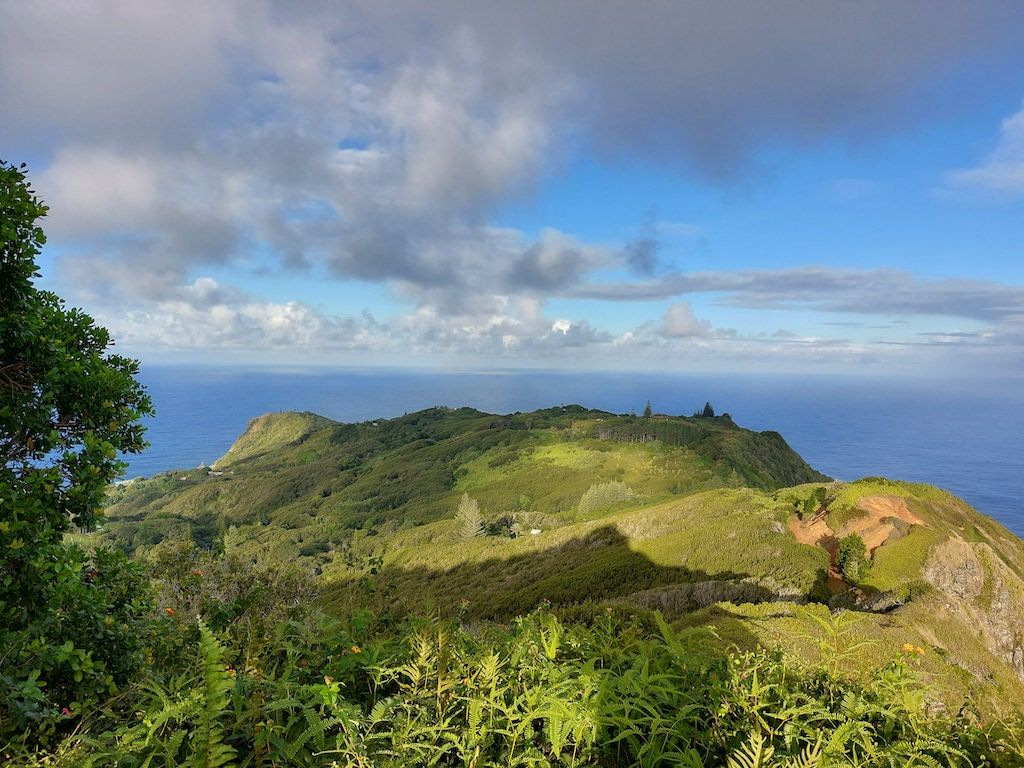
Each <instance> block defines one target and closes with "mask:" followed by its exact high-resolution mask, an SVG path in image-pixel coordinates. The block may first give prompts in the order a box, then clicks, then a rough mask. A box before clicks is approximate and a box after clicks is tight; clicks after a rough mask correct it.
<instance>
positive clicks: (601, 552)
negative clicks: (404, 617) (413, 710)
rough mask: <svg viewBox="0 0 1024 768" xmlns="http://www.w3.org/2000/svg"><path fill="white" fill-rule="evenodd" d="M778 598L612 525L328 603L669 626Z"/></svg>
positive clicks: (423, 571)
mask: <svg viewBox="0 0 1024 768" xmlns="http://www.w3.org/2000/svg"><path fill="white" fill-rule="evenodd" d="M495 541H496V542H497V541H499V540H497V539H496V540H495ZM821 578H822V579H824V574H821ZM627 597H628V600H627V599H626V598H627ZM779 599H781V598H780V597H779V596H778V595H777V594H776V593H775V592H773V591H772V590H771V589H768V588H767V587H765V586H763V585H761V584H759V583H758V582H757V581H756V579H754V578H752V574H748V573H738V572H735V571H732V570H727V569H723V570H721V571H716V572H714V573H708V572H704V571H700V570H692V569H689V568H684V567H678V566H663V565H658V564H657V563H654V562H653V561H652V560H651V559H650V558H648V557H647V556H646V555H644V554H642V553H639V552H635V551H634V550H632V549H631V548H630V546H629V540H628V539H627V538H626V537H625V536H623V535H622V534H621V533H620V532H619V531H618V529H616V528H615V527H614V526H611V525H608V526H603V527H601V528H598V529H596V530H594V531H592V532H590V533H589V534H587V535H586V536H583V537H580V538H576V539H572V540H570V541H567V542H565V543H563V544H561V545H558V546H555V547H552V548H550V549H545V550H540V551H536V552H528V553H524V554H520V555H514V556H511V557H507V558H503V557H493V558H488V559H484V560H479V561H472V562H463V563H459V564H457V565H455V566H453V567H450V568H444V567H443V566H441V565H439V566H438V567H436V568H430V567H424V566H417V567H412V568H404V567H386V568H384V569H383V570H382V571H381V572H380V573H379V574H376V575H374V576H372V577H370V578H369V579H367V578H354V579H351V580H346V581H340V582H335V583H334V585H333V586H332V587H331V588H330V593H329V598H328V600H329V602H330V603H331V604H332V606H333V607H334V608H335V609H336V610H338V611H339V612H347V611H350V610H351V609H353V608H356V607H370V608H371V609H374V610H378V611H379V610H389V611H395V612H399V613H406V612H408V613H416V614H422V613H424V612H437V613H439V614H440V615H442V616H461V617H463V618H467V619H494V620H503V619H508V618H511V617H513V616H517V615H522V614H524V613H528V612H530V611H531V610H533V609H534V608H536V607H537V606H539V605H543V604H545V603H549V604H551V605H553V606H555V607H557V608H559V609H560V610H562V609H565V608H568V607H570V606H576V607H577V608H576V609H574V610H571V611H569V613H570V614H572V613H580V614H581V615H583V614H585V611H580V610H578V608H579V607H580V606H584V607H586V606H589V607H590V608H594V607H595V606H594V604H595V603H602V604H606V603H609V602H612V603H622V604H624V605H629V606H633V607H636V608H642V609H652V610H659V611H661V612H662V613H663V614H664V615H665V616H666V618H667V619H669V620H672V619H674V618H676V617H678V616H681V615H683V614H685V613H686V612H689V611H692V610H695V609H698V608H702V607H705V606H708V605H712V604H714V603H717V602H721V601H726V600H728V601H730V602H736V603H763V602H770V601H775V600H779Z"/></svg>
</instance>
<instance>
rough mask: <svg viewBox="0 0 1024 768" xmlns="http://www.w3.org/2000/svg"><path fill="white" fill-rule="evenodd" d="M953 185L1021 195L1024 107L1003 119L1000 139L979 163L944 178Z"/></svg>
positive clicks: (954, 186) (953, 186) (1022, 184)
mask: <svg viewBox="0 0 1024 768" xmlns="http://www.w3.org/2000/svg"><path fill="white" fill-rule="evenodd" d="M947 184H948V185H949V186H951V187H952V188H954V189H956V188H960V189H976V190H981V191H984V192H991V193H994V194H997V195H1008V196H1016V195H1021V194H1024V107H1022V108H1021V110H1020V111H1019V112H1017V113H1016V114H1013V115H1010V117H1008V118H1006V119H1005V120H1003V123H1002V126H1001V127H1000V131H999V142H998V144H996V148H995V149H994V150H993V151H992V153H991V154H990V155H989V156H988V157H987V158H986V159H985V160H984V161H983V162H982V163H981V164H980V165H978V166H976V167H974V168H964V169H961V170H958V171H953V172H952V173H950V174H949V175H948V177H947Z"/></svg>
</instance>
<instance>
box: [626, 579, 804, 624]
mask: <svg viewBox="0 0 1024 768" xmlns="http://www.w3.org/2000/svg"><path fill="white" fill-rule="evenodd" d="M616 602H623V603H626V604H629V605H632V606H635V607H638V608H647V609H649V610H657V611H661V613H662V614H664V615H665V617H666V618H667V619H669V620H672V619H674V618H676V617H678V616H681V615H683V614H684V613H689V612H690V611H695V610H698V609H700V608H706V607H708V606H709V605H714V604H715V603H723V602H729V603H773V602H788V603H805V602H807V596H806V595H805V594H804V593H803V592H802V591H801V590H800V589H799V588H798V587H793V586H789V585H785V584H780V583H778V582H777V581H775V580H774V579H772V578H770V577H766V578H754V577H748V578H745V579H708V580H705V581H694V582H688V583H683V584H667V585H665V586H661V587H656V588H654V589H646V590H644V591H642V592H634V593H633V594H631V595H628V596H626V597H625V598H623V599H622V600H621V601H616Z"/></svg>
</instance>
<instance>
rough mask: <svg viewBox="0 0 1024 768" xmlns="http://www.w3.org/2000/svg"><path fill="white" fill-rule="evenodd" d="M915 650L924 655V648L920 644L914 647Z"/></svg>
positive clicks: (919, 654)
mask: <svg viewBox="0 0 1024 768" xmlns="http://www.w3.org/2000/svg"><path fill="white" fill-rule="evenodd" d="M914 652H915V653H917V655H918V656H924V648H922V647H921V646H920V645H919V646H917V648H915V649H914Z"/></svg>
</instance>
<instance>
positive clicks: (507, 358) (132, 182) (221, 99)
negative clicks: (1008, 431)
mask: <svg viewBox="0 0 1024 768" xmlns="http://www.w3.org/2000/svg"><path fill="white" fill-rule="evenodd" d="M0 10H2V12H3V13H4V18H5V19H8V20H9V22H8V23H6V24H5V25H4V26H3V29H2V30H0V99H2V103H6V104H12V103H17V104H19V105H20V106H21V108H20V109H19V110H18V111H17V112H16V113H10V114H9V115H5V119H4V120H3V121H0V152H2V155H0V156H2V157H4V158H5V159H7V160H10V161H18V162H21V161H22V160H25V161H28V162H29V163H30V165H31V169H32V178H33V180H34V182H35V185H36V187H37V189H38V191H39V193H40V194H41V195H42V196H43V197H44V198H45V199H46V200H47V202H48V203H50V205H51V214H50V217H49V221H48V222H47V230H48V232H49V234H50V243H49V245H48V246H47V249H46V252H45V253H44V256H43V259H42V269H43V278H42V283H43V284H44V285H45V286H46V287H49V288H52V289H54V290H57V291H58V292H60V293H61V294H62V295H63V296H65V297H66V298H67V299H68V300H69V301H70V302H71V303H74V304H77V305H79V306H82V307H84V308H85V309H86V310H88V311H89V312H91V313H92V314H94V315H95V316H96V318H97V319H98V320H99V321H100V322H102V323H103V324H105V325H107V326H108V327H109V328H110V329H111V330H112V332H113V333H114V335H115V338H116V339H117V340H118V345H119V347H120V348H121V349H123V350H125V351H128V352H130V353H132V354H134V355H136V356H139V357H141V358H142V359H143V360H145V361H151V362H176V361H180V362H186V361H187V362H201V361H207V362H239V363H253V362H266V363H291V362H301V363H322V364H328V365H373V364H376V363H380V364H416V365H428V366H459V367H466V366H470V367H472V366H479V367H483V368H491V367H495V366H508V367H517V366H531V367H545V368H562V367H572V368H617V369H636V370H687V371H694V370H708V371H765V370H770V371H782V372H800V371H808V372H811V371H813V372H833V373H853V372H857V373H860V372H867V373H882V374H887V375H888V374H891V375H920V374H926V375H962V374H964V373H965V372H968V371H969V372H970V373H971V374H972V375H985V376H992V377H1006V376H1010V377H1018V376H1020V375H1021V374H1024V253H1022V243H1024V48H1022V47H1021V46H1020V45H1019V41H1020V40H1021V39H1024V38H1022V34H1024V10H1021V8H1020V6H1019V4H1016V3H1000V2H991V3H986V4H984V5H982V6H978V5H976V4H969V3H962V2H961V3H957V2H928V3H915V2H908V3H901V4H899V5H894V4H891V3H885V2H863V3H856V4H850V3H820V2H796V1H790V2H779V3H774V4H771V5H762V6H758V7H757V10H756V11H754V10H752V9H751V6H749V5H746V4H731V3H690V4H678V3H669V2H650V3H643V4H630V5H628V6H626V5H623V6H617V5H611V4H607V5H597V6H595V5H592V4H586V3H580V2H575V0H565V1H564V2H560V3H556V4H549V3H537V4H533V3H515V4H512V3H489V4H469V5H467V4H463V3H458V2H451V3H448V2H439V3H434V4H429V5H424V4H419V3H412V2H410V3H402V2H399V3H394V4H379V3H369V2H355V1H353V2H340V3H336V4H329V5H327V6H323V5H319V4H304V3H300V4H295V3H287V4H286V3H273V2H250V3H242V2H232V1H231V0H225V2H222V3H217V4H209V3H206V4H204V3H195V4H189V3H184V4H182V3H166V4H165V3H160V2H153V3H147V4H145V5H144V6H140V5H138V4H135V3H130V2H126V1H124V2H122V1H118V0H103V2H99V3H96V4H90V5H89V6H81V7H75V8H70V9H68V8H63V7H62V9H61V10H60V11H59V12H58V9H57V7H56V6H51V5H50V4H48V3H45V2H44V3H38V4H35V3H33V4H24V3H14V2H7V1H6V0H0Z"/></svg>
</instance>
